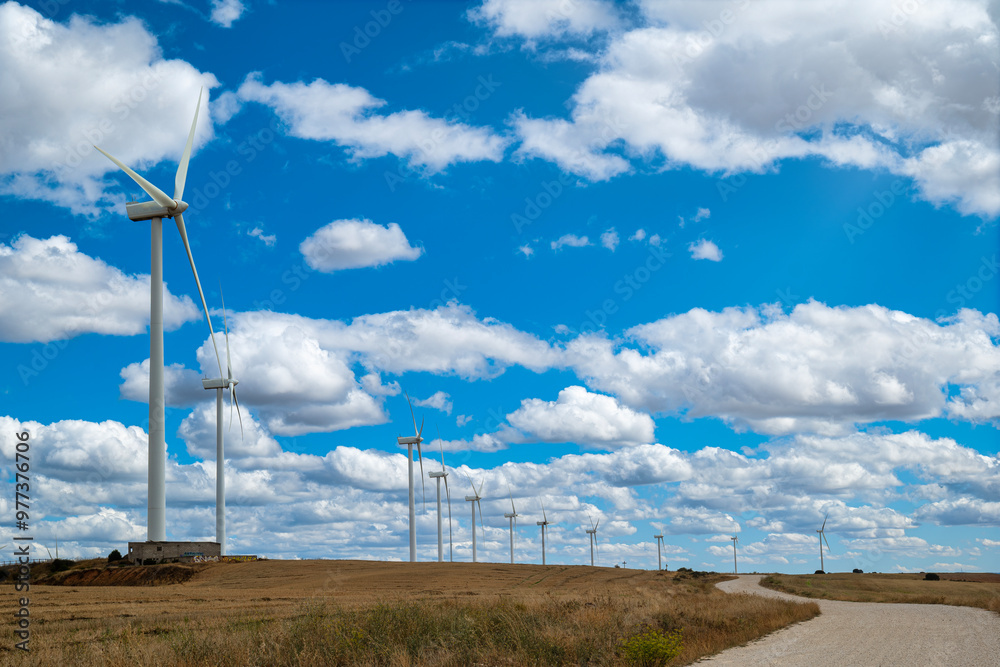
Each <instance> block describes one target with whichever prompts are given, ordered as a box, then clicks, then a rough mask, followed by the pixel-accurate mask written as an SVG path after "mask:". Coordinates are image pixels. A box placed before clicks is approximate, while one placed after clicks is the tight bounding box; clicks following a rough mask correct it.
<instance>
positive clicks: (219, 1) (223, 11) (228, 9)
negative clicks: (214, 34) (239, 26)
mask: <svg viewBox="0 0 1000 667" xmlns="http://www.w3.org/2000/svg"><path fill="white" fill-rule="evenodd" d="M244 11H246V7H245V6H244V5H243V3H242V2H240V0H212V15H211V18H212V23H217V24H219V25H220V26H222V27H223V28H231V27H232V25H233V23H235V22H236V21H237V20H239V18H240V17H241V16H243V12H244Z"/></svg>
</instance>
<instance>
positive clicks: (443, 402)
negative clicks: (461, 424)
mask: <svg viewBox="0 0 1000 667" xmlns="http://www.w3.org/2000/svg"><path fill="white" fill-rule="evenodd" d="M413 404H414V405H416V406H419V407H423V408H434V409H435V410H440V411H441V412H443V413H445V414H447V415H450V414H451V409H452V408H453V407H454V404H453V403H452V402H451V396H449V395H448V394H446V393H444V392H443V391H436V392H434V393H433V394H431V395H430V396H428V397H427V398H425V399H423V400H421V399H416V398H415V399H413Z"/></svg>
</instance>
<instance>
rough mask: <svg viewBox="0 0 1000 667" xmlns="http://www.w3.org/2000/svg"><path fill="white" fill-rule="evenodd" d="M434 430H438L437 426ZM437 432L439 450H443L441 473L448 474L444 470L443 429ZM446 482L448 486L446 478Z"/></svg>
mask: <svg viewBox="0 0 1000 667" xmlns="http://www.w3.org/2000/svg"><path fill="white" fill-rule="evenodd" d="M434 428H437V425H436V424H435V425H434ZM437 432H438V449H439V450H441V472H447V470H445V468H444V438H442V437H441V429H439V428H438V429H437ZM444 480H445V484H447V483H448V478H447V477H445V478H444Z"/></svg>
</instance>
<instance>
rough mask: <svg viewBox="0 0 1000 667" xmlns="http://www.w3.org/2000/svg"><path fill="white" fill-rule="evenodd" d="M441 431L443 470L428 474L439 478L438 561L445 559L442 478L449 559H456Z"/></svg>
mask: <svg viewBox="0 0 1000 667" xmlns="http://www.w3.org/2000/svg"><path fill="white" fill-rule="evenodd" d="M441 442H442V441H441V431H438V447H439V448H440V449H441V472H429V473H427V475H428V476H429V477H430V478H431V479H436V480H437V505H438V562H439V563H440V562H442V561H443V560H444V544H443V538H444V533H443V531H442V530H441V480H442V479H443V480H444V492H445V494H447V496H448V561H449V562H451V561H453V560H455V552H454V550H453V548H452V541H451V491H449V490H448V471H447V470H446V469H445V467H444V445H442V444H441Z"/></svg>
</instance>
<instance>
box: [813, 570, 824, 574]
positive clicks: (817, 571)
mask: <svg viewBox="0 0 1000 667" xmlns="http://www.w3.org/2000/svg"><path fill="white" fill-rule="evenodd" d="M813 574H826V572H824V571H823V570H816V571H815V572H813Z"/></svg>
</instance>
